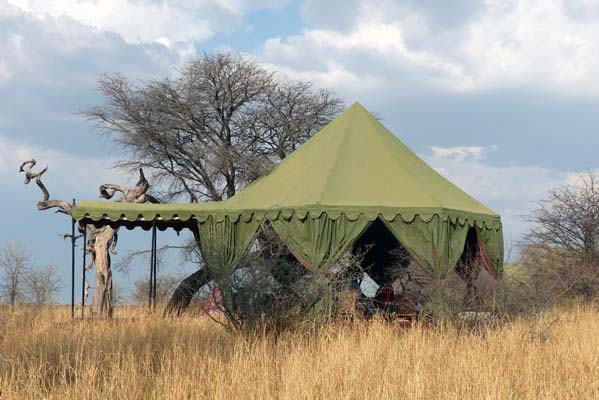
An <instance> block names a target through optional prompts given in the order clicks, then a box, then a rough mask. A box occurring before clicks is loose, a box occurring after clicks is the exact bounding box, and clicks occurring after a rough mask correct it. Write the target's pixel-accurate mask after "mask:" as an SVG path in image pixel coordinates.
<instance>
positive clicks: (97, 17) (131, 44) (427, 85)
mask: <svg viewBox="0 0 599 400" xmlns="http://www.w3.org/2000/svg"><path fill="white" fill-rule="evenodd" d="M597 37H599V1H598V0H567V1H566V0H528V1H523V0H522V1H516V0H480V1H479V0H455V1H451V2H448V1H445V0H428V1H426V0H405V1H400V0H398V1H388V0H376V1H375V0H361V1H358V0H354V1H352V0H344V1H341V0H331V1H322V0H320V1H319V0H305V1H286V0H225V1H222V0H221V1H218V0H195V1H192V0H52V1H40V0H37V1H36V0H0V187H1V188H2V200H1V201H2V210H3V213H2V215H0V241H1V240H5V239H7V238H14V239H17V240H20V241H22V242H23V243H25V244H26V246H27V248H28V249H29V251H30V252H31V253H32V255H33V259H34V261H35V263H37V264H55V265H57V266H58V267H59V270H60V271H61V274H63V276H64V277H65V278H66V277H67V275H68V265H69V259H68V255H69V249H68V246H67V244H66V243H63V242H62V239H60V238H58V236H57V235H56V233H58V232H62V231H64V230H66V229H68V227H69V223H68V220H67V219H65V218H64V217H63V216H60V215H55V214H53V213H51V212H44V213H40V212H37V211H36V209H35V203H36V201H37V200H38V197H39V192H38V190H37V188H35V187H33V186H31V187H25V186H23V184H22V176H19V175H18V174H17V173H16V169H17V166H18V164H19V163H20V162H21V161H22V160H24V159H27V158H30V157H31V156H35V158H36V159H37V160H38V161H39V162H40V163H41V164H48V165H49V166H50V170H49V172H48V173H47V178H46V181H47V184H48V186H49V188H50V191H51V193H52V195H53V197H57V198H72V197H76V198H77V199H93V198H96V196H97V187H98V186H99V185H100V184H101V183H104V182H115V183H125V182H126V181H127V179H128V177H126V176H121V175H120V174H119V172H118V171H115V170H111V169H107V168H106V166H109V165H111V164H112V163H113V162H114V161H116V160H117V159H118V158H119V155H118V154H116V153H115V152H114V150H113V149H112V148H111V146H110V144H107V143H105V142H104V141H103V139H102V138H100V137H99V136H98V135H97V132H95V131H94V130H93V127H92V126H91V125H90V124H89V123H88V122H87V121H85V119H83V118H82V117H81V116H79V115H77V111H78V110H81V109H83V108H86V107H89V106H92V105H95V104H98V103H99V102H100V101H101V99H100V98H99V96H98V94H97V93H96V92H95V86H96V81H97V78H98V77H99V75H101V74H103V73H108V74H112V73H117V72H118V73H123V74H124V75H126V76H128V77H131V78H133V79H149V78H163V77H167V76H169V75H171V74H173V71H174V70H175V69H176V68H177V66H179V65H181V64H182V63H184V62H186V61H187V60H189V59H190V58H193V57H194V56H197V55H199V54H202V53H203V52H211V51H215V50H221V49H230V50H235V51H240V52H243V53H245V54H246V55H247V56H248V57H252V58H254V59H255V60H256V61H257V62H259V63H261V64H263V65H264V66H266V67H267V68H269V69H272V70H274V71H277V72H278V73H281V74H284V75H286V76H288V77H290V78H292V79H306V80H310V81H314V82H315V83H316V85H317V86H320V87H324V88H328V89H331V90H334V91H335V92H336V93H337V94H338V95H339V96H340V97H342V98H343V99H344V100H345V101H346V102H347V103H348V104H351V103H352V102H353V101H360V102H361V103H362V104H363V105H364V106H365V107H367V108H368V109H369V110H371V111H373V112H376V113H377V114H378V115H379V116H380V117H381V118H382V120H383V123H384V124H385V125H386V126H387V127H388V128H389V129H390V130H391V131H392V132H394V133H395V134H396V135H397V136H398V137H399V138H400V139H402V140H403V141H404V142H405V143H406V144H408V145H409V146H410V147H411V148H412V149H413V150H415V151H416V152H417V153H418V154H420V155H421V156H422V157H423V158H424V159H425V160H426V161H427V162H429V163H430V164H431V165H432V166H433V167H435V168H437V169H438V170H439V171H440V172H441V173H443V174H444V175H445V176H447V177H448V178H449V179H450V180H452V181H453V182H455V183H457V184H458V185H460V186H461V187H463V188H464V189H465V190H466V191H467V192H469V193H471V194H472V195H474V196H475V197H477V198H478V199H480V200H481V201H483V202H484V203H486V204H487V205H488V206H490V207H491V208H493V209H495V210H496V211H497V212H499V213H501V214H502V217H503V220H504V226H505V232H506V239H507V241H508V242H509V241H510V240H517V238H518V237H519V236H520V235H521V234H522V232H524V231H525V230H526V229H527V226H526V224H525V223H524V222H523V221H522V219H521V217H520V216H521V215H522V214H525V213H526V212H527V210H529V209H530V208H531V207H532V206H533V204H534V202H535V201H537V200H539V199H540V198H542V197H543V195H544V193H546V191H547V190H548V189H549V188H551V187H553V186H556V185H562V184H567V183H571V182H574V175H575V174H576V172H577V171H586V170H592V171H594V170H596V169H597V168H598V164H599V162H598V161H597V157H596V151H597V149H599V118H598V116H599V80H597V79H596V77H597V76H599V42H597V40H596V38H597ZM160 239H161V240H162V242H163V243H167V242H168V243H172V244H176V243H177V242H179V241H181V240H182V239H180V238H177V237H176V236H175V235H174V234H164V235H161V237H160ZM146 242H149V237H147V238H146V236H145V235H144V234H142V233H140V232H123V234H122V235H121V242H120V245H119V247H120V249H119V250H120V254H124V253H126V252H127V251H128V250H130V249H137V248H142V247H143V246H146V244H147V243H146ZM167 264H168V265H167V266H166V267H165V268H168V269H169V270H171V271H183V270H185V271H189V270H190V268H192V267H190V266H189V265H184V264H182V263H181V262H180V260H179V258H178V257H177V256H173V257H170V258H169V259H168V262H167ZM144 272H145V265H143V264H139V265H137V266H135V267H134V270H133V271H132V272H131V274H130V275H128V276H127V275H123V274H121V273H117V276H116V280H117V282H118V283H119V285H121V286H123V287H129V286H130V283H128V282H130V281H131V280H132V279H134V278H135V277H136V276H137V275H139V274H141V273H144ZM65 293H66V291H65ZM62 298H65V295H64V294H63V296H62Z"/></svg>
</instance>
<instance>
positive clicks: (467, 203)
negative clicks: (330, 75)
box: [225, 103, 498, 219]
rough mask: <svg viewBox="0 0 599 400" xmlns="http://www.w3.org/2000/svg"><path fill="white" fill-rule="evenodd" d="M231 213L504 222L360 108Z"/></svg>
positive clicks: (231, 206) (251, 189) (238, 198)
mask: <svg viewBox="0 0 599 400" xmlns="http://www.w3.org/2000/svg"><path fill="white" fill-rule="evenodd" d="M225 209H227V210H229V211H234V210H239V211H241V210H269V209H270V210H281V209H322V210H327V209H337V210H339V211H345V210H347V211H350V212H351V211H354V212H359V211H361V210H363V211H367V213H372V212H375V213H384V212H386V213H389V214H395V213H397V214H412V215H414V214H420V215H423V214H426V215H431V214H442V215H448V216H455V217H465V218H468V217H469V219H472V217H473V216H474V215H478V216H480V217H483V219H487V218H489V217H491V218H492V219H495V218H498V215H497V214H496V213H494V212H493V211H492V210H490V209H489V208H487V207H486V206H484V205H483V204H481V203H480V202H478V201H477V200H476V199H474V198H473V197H471V196H470V195H468V194H467V193H465V192H464V191H462V190H461V189H460V188H458V187H457V186H455V185H454V184H452V183H451V182H449V181H448V180H447V179H445V178H444V177H442V176H441V175H440V174H439V173H437V172H436V171H435V170H434V169H432V168H431V167H430V166H428V165H427V164H426V163H425V162H424V161H423V160H422V159H420V158H419V157H418V156H417V155H416V154H415V153H414V152H412V151H411V150H410V149H409V148H408V147H407V146H406V145H405V144H403V143H402V142H401V141H400V140H399V139H398V138H397V137H396V136H395V135H393V134H392V133H391V132H390V131H389V130H387V128H385V127H384V126H383V125H382V124H381V123H380V122H379V121H378V120H377V119H376V118H374V117H373V116H372V115H371V114H370V113H369V112H368V111H367V110H366V109H365V108H364V107H362V106H361V105H360V104H359V103H354V104H353V105H352V106H351V107H350V108H348V109H347V110H346V111H345V112H344V113H343V114H341V115H340V116H339V117H337V118H336V119H335V120H334V121H333V122H331V123H330V124H329V125H327V126H326V127H325V128H324V129H322V130H321V131H320V132H318V133H317V134H316V135H314V137H312V138H311V139H310V140H308V141H307V142H306V143H305V144H304V145H303V146H302V147H301V148H299V149H298V150H296V151H295V152H294V153H292V154H291V155H290V156H289V157H287V158H286V159H285V160H283V161H282V162H281V163H280V164H279V165H278V166H277V167H276V168H275V169H274V170H273V171H272V172H271V173H270V174H268V175H266V176H264V177H262V178H260V179H259V180H257V181H256V182H254V183H253V184H252V185H249V186H248V187H246V188H245V189H244V190H242V191H240V192H239V193H237V194H236V195H235V196H233V197H232V198H231V199H230V200H228V201H227V202H226V203H225ZM484 217H486V218H484Z"/></svg>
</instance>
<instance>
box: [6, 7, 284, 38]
mask: <svg viewBox="0 0 599 400" xmlns="http://www.w3.org/2000/svg"><path fill="white" fill-rule="evenodd" d="M5 1H7V2H8V3H9V4H11V5H13V6H15V7H17V8H18V9H19V10H22V11H24V12H27V13H31V14H32V15H35V16H36V17H38V18H40V19H43V18H45V17H48V16H50V17H54V18H58V17H61V16H68V17H69V18H72V19H74V20H76V21H78V22H80V23H82V24H84V25H88V26H91V27H94V28H96V29H98V30H101V31H110V32H116V33H119V34H120V35H122V36H123V37H124V38H125V39H126V40H127V41H128V42H132V43H136V42H146V43H148V42H153V41H156V40H159V39H161V38H167V39H168V40H169V41H172V42H191V41H202V40H206V39H208V38H210V37H212V36H213V35H214V34H215V33H216V32H227V31H230V30H232V29H233V28H235V27H236V26H237V25H238V24H239V23H240V22H241V19H242V16H243V14H244V12H246V11H247V10H248V9H250V8H265V7H279V6H281V5H282V3H284V1H282V0H262V1H260V0H259V1H242V0H193V1H192V0H52V1H37V0H5Z"/></svg>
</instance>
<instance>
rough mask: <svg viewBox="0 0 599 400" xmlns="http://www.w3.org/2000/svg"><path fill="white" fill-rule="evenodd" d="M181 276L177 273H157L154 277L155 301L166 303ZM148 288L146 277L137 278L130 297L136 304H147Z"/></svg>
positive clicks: (148, 282)
mask: <svg viewBox="0 0 599 400" xmlns="http://www.w3.org/2000/svg"><path fill="white" fill-rule="evenodd" d="M181 279H182V277H181V276H180V275H177V274H168V273H167V274H159V275H158V276H157V277H156V302H157V303H158V304H162V303H166V302H167V301H168V299H169V297H170V296H171V294H172V293H173V291H174V290H175V288H176V287H177V285H178V284H179V282H181ZM149 290H150V280H149V278H148V277H142V278H140V279H137V280H136V281H135V283H134V287H133V293H132V294H131V299H132V300H133V302H135V303H137V304H145V305H147V304H148V292H149Z"/></svg>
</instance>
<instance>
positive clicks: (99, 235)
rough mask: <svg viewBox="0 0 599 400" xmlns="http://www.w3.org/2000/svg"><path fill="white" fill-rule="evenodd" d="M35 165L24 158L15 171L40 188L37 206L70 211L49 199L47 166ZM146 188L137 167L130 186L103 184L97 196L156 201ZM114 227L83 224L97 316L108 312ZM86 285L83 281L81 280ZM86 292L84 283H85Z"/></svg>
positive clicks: (115, 232)
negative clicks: (93, 272)
mask: <svg viewBox="0 0 599 400" xmlns="http://www.w3.org/2000/svg"><path fill="white" fill-rule="evenodd" d="M35 165H36V161H35V160H29V161H25V162H24V163H23V164H21V167H20V168H19V172H23V173H25V184H26V185H27V184H29V182H31V180H32V179H35V183H36V184H37V186H38V187H39V188H40V189H41V191H42V196H43V197H42V200H41V201H39V202H38V203H37V208H38V210H47V209H50V208H57V212H61V213H64V214H68V215H70V214H71V211H72V209H73V204H71V203H69V202H67V201H64V200H51V199H50V193H49V192H48V189H47V188H46V186H45V185H44V183H43V182H42V175H43V174H44V173H45V172H46V171H47V170H48V167H46V168H44V169H43V170H41V171H40V172H37V173H34V172H32V170H31V169H32V168H33V167H34V166H35ZM149 188H150V184H149V183H148V181H147V180H146V178H145V176H144V173H143V171H142V170H141V169H140V170H139V180H138V182H137V184H136V185H135V186H134V187H133V188H130V189H127V188H124V187H121V186H118V185H114V184H103V185H101V186H100V197H102V198H105V199H112V197H113V196H114V195H115V194H116V193H117V192H120V193H121V194H122V197H121V198H120V199H119V200H117V201H120V202H125V203H145V202H153V203H155V202H157V200H156V199H155V198H154V197H152V196H150V195H148V194H147V193H146V192H147V191H148V189H149ZM79 229H80V231H81V232H83V231H82V230H83V227H81V226H80V227H79ZM117 230H118V229H117V228H113V227H110V226H108V225H105V226H102V227H99V228H96V227H95V226H91V225H90V226H88V227H87V238H88V241H87V243H86V244H85V248H86V251H87V252H88V253H90V254H91V260H92V261H91V263H90V265H89V266H86V268H85V269H86V270H87V269H90V268H92V267H93V266H95V267H96V290H95V293H94V315H95V316H97V317H107V318H110V317H111V316H112V307H113V296H112V271H111V269H110V253H113V254H116V253H115V247H116V244H117V238H118V234H117ZM85 285H86V286H87V285H88V284H87V281H86V282H85ZM86 295H87V287H86Z"/></svg>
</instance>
